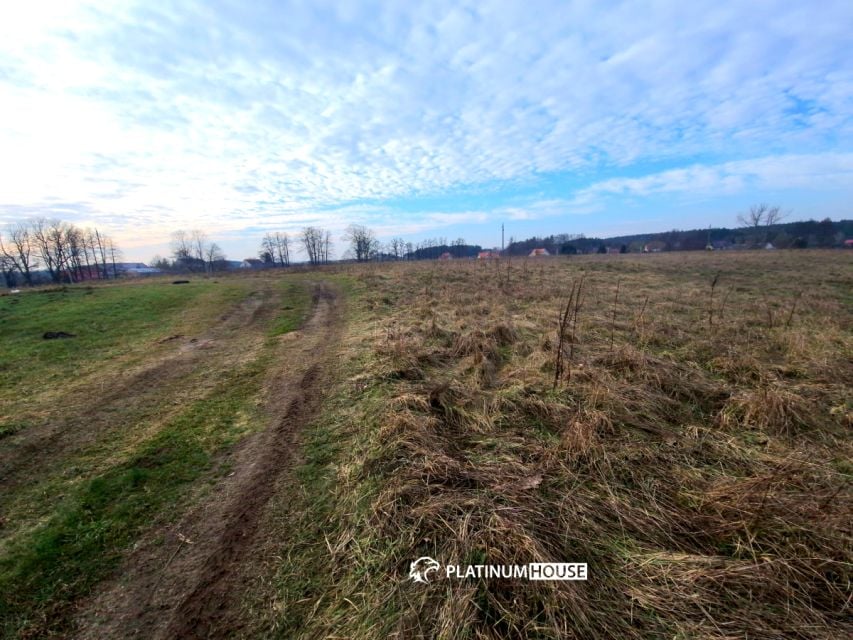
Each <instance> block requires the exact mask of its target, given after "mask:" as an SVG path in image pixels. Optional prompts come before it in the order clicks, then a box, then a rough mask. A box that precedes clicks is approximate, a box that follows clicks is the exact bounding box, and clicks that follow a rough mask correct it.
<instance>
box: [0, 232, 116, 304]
mask: <svg viewBox="0 0 853 640" xmlns="http://www.w3.org/2000/svg"><path fill="white" fill-rule="evenodd" d="M120 257H121V251H120V250H119V248H118V247H117V246H116V244H115V243H114V242H113V241H112V239H111V238H110V237H109V236H107V235H106V234H104V233H103V232H101V231H99V230H98V229H88V228H87V229H81V228H80V227H77V226H75V225H73V224H71V223H70V222H64V221H62V220H49V219H47V218H34V219H32V220H25V221H21V222H17V223H14V224H12V225H10V226H9V227H8V228H7V229H6V231H5V233H0V271H2V274H3V279H4V281H5V283H6V286H8V287H14V286H18V285H19V284H27V285H32V284H35V283H36V282H37V281H39V280H42V279H44V275H43V274H46V277H47V279H48V280H50V281H51V282H56V283H61V282H69V283H71V282H80V281H82V280H92V279H101V278H104V279H106V278H115V277H117V276H118V275H119V272H118V269H117V266H116V265H117V262H118V260H119V259H120Z"/></svg>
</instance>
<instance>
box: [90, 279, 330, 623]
mask: <svg viewBox="0 0 853 640" xmlns="http://www.w3.org/2000/svg"><path fill="white" fill-rule="evenodd" d="M339 307H340V302H339V299H338V296H337V295H336V293H335V292H334V291H333V290H332V289H331V288H330V287H329V286H327V285H325V284H317V285H315V290H314V305H313V312H312V315H311V317H310V318H309V320H308V321H307V322H306V323H305V325H304V326H303V327H302V329H300V330H299V331H297V332H293V333H291V334H287V335H285V336H282V338H281V339H280V344H279V346H278V349H279V353H278V354H277V363H278V364H277V366H276V367H275V368H274V370H273V372H272V374H271V376H270V378H269V381H268V385H267V389H266V393H265V398H266V399H265V404H266V409H267V413H268V415H269V416H270V424H269V427H268V428H266V429H265V430H263V431H260V432H258V433H256V434H254V435H252V436H249V437H247V438H245V439H244V440H242V441H241V442H240V443H239V444H238V445H237V446H236V447H235V449H234V450H233V451H232V452H231V453H230V454H228V457H227V460H223V461H222V463H223V465H227V466H228V467H230V469H231V472H230V473H228V474H227V475H226V476H225V477H222V478H220V479H219V480H217V481H214V483H213V485H212V486H207V487H196V489H195V496H194V499H193V500H192V504H193V506H192V507H191V508H190V509H189V510H188V511H187V512H186V513H185V514H183V516H182V517H180V519H179V520H178V521H177V522H176V523H175V521H174V520H172V523H171V524H168V525H165V524H164V525H159V526H154V527H152V530H151V531H150V532H149V533H148V534H146V535H145V536H144V537H143V539H142V540H141V541H140V542H139V543H138V544H137V546H136V548H135V549H134V550H133V551H132V552H131V553H130V554H129V556H128V558H127V559H126V561H125V562H124V564H123V566H122V567H121V568H120V570H119V571H118V572H117V574H116V575H115V576H114V578H113V579H111V580H109V581H107V582H105V583H104V584H103V585H102V586H101V587H100V588H99V589H98V590H97V591H96V593H95V594H94V595H93V596H92V598H91V599H90V600H88V601H87V602H84V603H81V606H80V611H79V612H78V615H77V627H78V632H77V636H78V637H80V638H128V637H144V638H226V637H233V636H235V635H239V630H240V628H241V627H242V623H241V621H240V618H239V607H238V605H239V602H240V596H241V593H242V587H243V583H244V578H243V576H242V574H241V565H242V564H243V563H244V561H245V559H246V558H248V557H250V556H251V554H252V550H253V546H254V543H255V540H256V538H257V533H258V528H259V524H260V523H261V522H262V514H263V512H264V509H265V507H266V505H267V503H268V501H269V499H270V497H271V496H272V494H273V492H274V490H275V487H276V485H277V482H276V481H277V480H280V479H281V478H282V476H283V474H286V473H287V472H288V471H289V470H290V469H291V467H292V464H293V460H294V454H295V451H296V449H297V442H298V434H299V431H300V429H301V428H302V426H303V425H304V424H306V423H307V422H308V421H310V419H311V418H312V417H313V416H314V415H315V413H316V411H317V409H318V408H319V406H320V404H321V401H322V397H323V389H324V386H325V382H326V380H327V376H328V372H329V371H330V366H329V360H330V351H331V350H330V347H332V346H333V345H334V344H335V343H336V342H337V340H336V338H337V335H338V332H339V329H340V323H339V321H338V319H339V318H340V317H341V313H340V308H339Z"/></svg>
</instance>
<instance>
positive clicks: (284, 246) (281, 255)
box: [273, 231, 290, 267]
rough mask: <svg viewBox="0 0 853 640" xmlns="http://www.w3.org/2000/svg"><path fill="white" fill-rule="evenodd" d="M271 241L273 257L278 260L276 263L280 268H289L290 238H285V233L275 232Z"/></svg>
mask: <svg viewBox="0 0 853 640" xmlns="http://www.w3.org/2000/svg"><path fill="white" fill-rule="evenodd" d="M273 240H274V241H275V256H276V258H277V259H278V263H279V264H280V265H281V266H282V267H289V266H290V238H288V237H287V234H286V233H279V232H278V231H276V232H275V234H274V235H273Z"/></svg>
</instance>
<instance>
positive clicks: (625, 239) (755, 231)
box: [506, 219, 853, 256]
mask: <svg viewBox="0 0 853 640" xmlns="http://www.w3.org/2000/svg"><path fill="white" fill-rule="evenodd" d="M850 237H853V220H839V221H837V222H833V221H832V220H829V219H826V220H821V221H819V222H818V221H816V220H807V221H805V222H787V223H781V224H772V225H761V226H752V227H742V228H738V229H727V228H711V229H691V230H689V231H680V230H673V231H664V232H662V233H638V234H635V235H629V236H614V237H611V238H587V237H585V236H583V235H570V234H558V235H553V236H547V237H533V238H527V239H526V240H519V241H511V242H510V244H509V245H508V247H507V249H506V252H507V253H509V255H512V256H523V255H528V254H529V253H530V252H531V251H532V250H533V249H537V248H545V249H547V250H548V252H549V253H551V254H564V255H565V254H569V255H571V254H575V253H607V252H608V251H611V252H612V251H614V250H616V251H619V252H621V253H640V252H642V251H644V250H645V249H646V248H647V246H648V249H649V250H650V251H698V250H704V249H706V248H707V247H708V245H709V243H710V245H711V246H712V247H713V248H714V249H717V250H719V249H754V248H761V247H765V246H767V243H770V244H771V245H772V246H773V247H775V248H777V249H806V248H809V247H825V248H830V247H840V246H843V245H844V241H845V239H847V238H850Z"/></svg>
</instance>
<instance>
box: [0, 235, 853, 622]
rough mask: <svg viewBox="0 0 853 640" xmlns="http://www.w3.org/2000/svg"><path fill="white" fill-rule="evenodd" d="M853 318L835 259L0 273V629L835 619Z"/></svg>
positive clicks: (844, 546) (783, 254) (846, 573)
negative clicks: (128, 280) (90, 275)
mask: <svg viewBox="0 0 853 640" xmlns="http://www.w3.org/2000/svg"><path fill="white" fill-rule="evenodd" d="M851 311H853V252H842V251H825V252H821V251H799V252H787V251H778V252H745V253H711V254H705V253H683V254H676V253H671V254H659V255H630V254H629V255H623V256H584V257H572V258H565V259H564V258H549V259H530V260H513V261H508V260H501V261H486V262H474V261H446V262H439V261H436V262H429V263H395V264H390V263H386V264H368V265H358V266H355V265H353V266H340V267H335V268H332V269H329V270H325V271H323V270H320V271H314V272H307V273H274V272H268V273H264V274H261V275H258V276H248V277H247V276H243V277H237V276H233V277H222V278H219V279H218V280H211V279H202V278H198V279H193V282H191V283H190V284H188V285H180V286H178V285H171V284H169V283H168V281H165V282H164V281H144V282H139V283H132V284H119V285H113V286H108V285H106V286H100V285H99V286H93V287H86V286H80V285H78V286H75V287H68V288H65V289H57V290H52V291H51V290H48V291H44V292H27V293H24V294H19V295H16V296H11V295H10V296H4V297H2V298H0V380H2V388H0V402H2V409H0V594H2V595H0V618H2V621H3V622H2V625H3V626H2V627H0V628H2V631H3V634H4V636H5V637H49V636H76V637H86V638H101V637H146V638H149V637H164V638H165V637H247V638H253V637H272V638H298V637H304V638H325V637H334V638H377V639H379V638H388V637H391V638H400V639H404V638H418V637H421V638H433V637H436V638H447V639H456V638H459V639H461V638H504V637H510V638H573V637H574V638H644V637H661V638H663V637H666V638H743V637H749V638H778V637H783V636H785V637H802V638H837V637H844V636H849V635H851V634H853V625H851V623H850V618H851V616H850V607H851V594H853V591H852V590H851V577H852V576H851V562H853V548H851V541H853V536H851V520H853V519H851V513H853V493H851V486H850V480H851V472H853V464H851V460H853V455H852V454H853V446H851V444H852V443H851V437H850V433H851V431H850V429H851V426H853V400H851V397H853V394H851V386H853V333H852V332H851V329H853V313H851ZM46 331H66V332H69V333H71V334H74V335H75V337H73V338H68V339H61V340H44V339H43V338H42V334H43V333H44V332H46ZM422 556H430V557H432V558H435V559H436V560H438V561H439V562H440V563H442V564H443V565H444V564H451V563H453V564H460V565H464V564H487V563H491V564H509V563H518V564H527V563H530V562H574V561H576V562H586V563H588V565H589V570H590V578H589V580H588V581H586V582H529V581H526V580H520V579H465V580H455V579H446V578H436V579H434V580H433V581H432V582H431V583H430V584H426V585H425V584H418V583H415V582H413V581H411V580H409V579H408V571H409V564H410V563H411V562H412V561H413V560H414V559H416V558H419V557H422Z"/></svg>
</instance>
